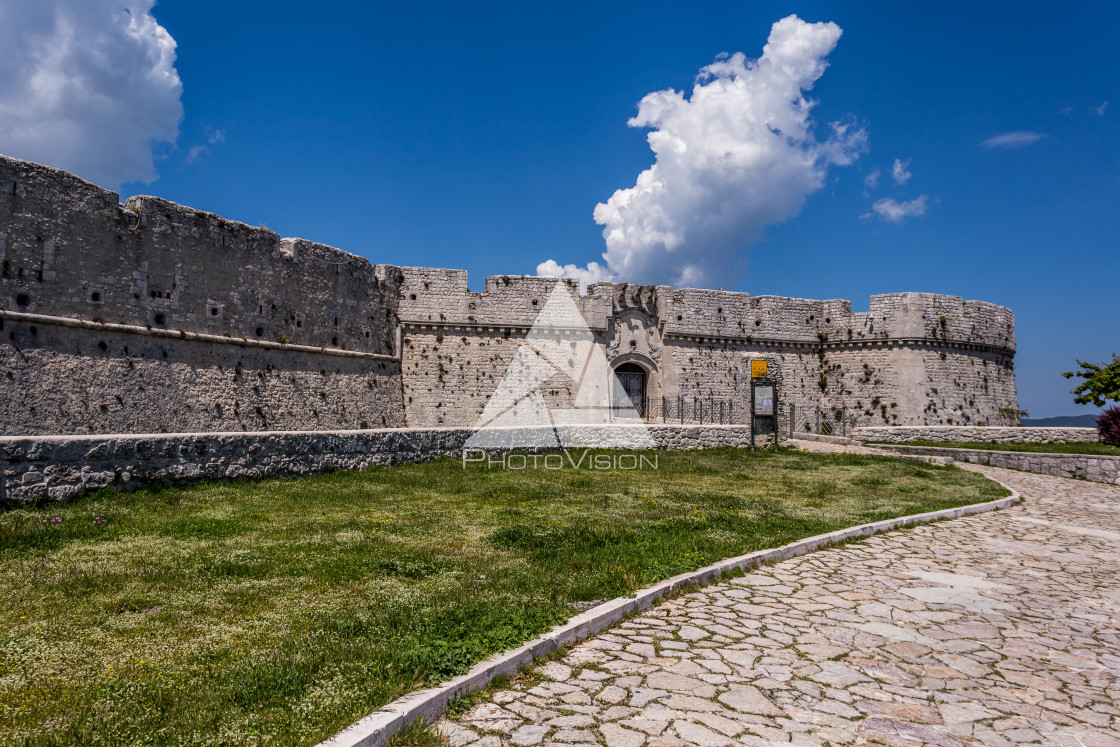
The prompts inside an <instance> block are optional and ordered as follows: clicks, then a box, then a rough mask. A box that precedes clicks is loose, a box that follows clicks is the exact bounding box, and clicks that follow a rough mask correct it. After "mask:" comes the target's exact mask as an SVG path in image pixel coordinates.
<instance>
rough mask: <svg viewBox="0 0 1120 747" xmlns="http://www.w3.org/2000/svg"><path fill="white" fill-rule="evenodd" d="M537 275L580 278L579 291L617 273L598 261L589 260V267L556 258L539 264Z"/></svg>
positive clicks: (610, 278) (611, 277)
mask: <svg viewBox="0 0 1120 747" xmlns="http://www.w3.org/2000/svg"><path fill="white" fill-rule="evenodd" d="M537 277H542V278H574V279H576V280H579V292H580V293H583V292H584V291H586V290H587V286H589V285H591V284H592V283H598V282H599V281H600V280H614V279H615V275H614V273H612V272H611V271H610V270H608V269H607V268H606V267H604V266H603V265H601V264H599V263H598V262H588V263H587V267H580V266H579V265H574V264H568V265H562V264H560V263H558V262H556V261H555V260H552V259H550V260H547V261H545V262H541V263H540V264H539V265H537Z"/></svg>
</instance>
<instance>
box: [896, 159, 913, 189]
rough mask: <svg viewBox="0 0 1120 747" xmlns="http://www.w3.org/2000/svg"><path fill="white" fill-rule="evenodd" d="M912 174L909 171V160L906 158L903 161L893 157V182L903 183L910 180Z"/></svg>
mask: <svg viewBox="0 0 1120 747" xmlns="http://www.w3.org/2000/svg"><path fill="white" fill-rule="evenodd" d="M912 176H914V175H913V174H911V173H910V161H909V159H907V160H906V161H905V162H904V161H902V160H901V159H898V158H896V159H894V165H893V166H891V178H892V179H894V183H895V184H905V183H906V182H908V181H910V177H912Z"/></svg>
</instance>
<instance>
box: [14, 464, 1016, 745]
mask: <svg viewBox="0 0 1120 747" xmlns="http://www.w3.org/2000/svg"><path fill="white" fill-rule="evenodd" d="M657 457H658V461H659V469H657V470H656V471H653V470H645V471H640V472H639V471H612V472H591V471H588V470H579V471H576V470H571V469H567V470H564V471H545V470H537V471H521V472H518V471H496V470H495V471H486V470H485V469H484V468H482V467H478V466H475V467H471V468H468V469H466V470H464V469H462V468H461V466H460V464H459V462H458V461H454V460H442V461H438V462H432V463H428V464H420V465H402V466H396V467H389V468H379V469H371V470H369V471H367V472H337V473H332V474H328V475H323V476H319V477H312V478H305V479H300V480H279V479H277V480H265V481H260V482H255V483H236V484H234V483H212V484H206V485H201V486H198V487H194V488H189V489H182V490H179V489H166V490H145V491H140V492H134V493H119V492H115V491H110V490H105V491H101V492H99V493H96V494H93V495H91V496H88V497H86V498H83V499H81V500H78V501H76V502H73V503H70V504H66V505H58V506H41V507H33V508H16V509H10V510H7V511H4V512H0V621H2V630H0V744H4V745H16V744H19V745H25V744H27V745H61V744H124V743H127V744H160V745H187V744H253V745H257V744H265V743H267V744H270V745H271V744H278V745H296V744H299V745H306V744H313V743H315V742H316V741H318V740H320V739H322V738H325V737H328V736H330V735H331V734H333V733H334V732H335V731H337V730H338V729H340V728H342V727H344V726H346V725H347V724H349V723H351V722H353V721H354V720H356V719H358V718H360V717H362V716H364V715H366V714H367V713H369V712H370V711H372V710H374V709H375V708H377V707H378V706H380V705H383V704H384V703H386V702H388V701H390V700H392V699H394V698H396V697H398V696H399V695H401V694H402V693H405V692H407V691H409V690H411V689H414V688H416V687H418V686H422V685H424V684H428V683H434V682H437V681H439V680H442V679H446V678H448V677H450V676H453V675H455V674H458V673H460V672H463V671H465V670H466V669H467V668H468V667H469V666H470V665H471V664H473V663H474V662H477V661H479V660H480V659H482V658H484V657H485V656H487V655H488V654H491V653H493V652H496V651H500V650H502V649H506V648H509V647H512V646H514V645H515V644H517V643H519V642H521V641H523V640H525V639H527V638H530V637H532V636H535V635H537V634H539V633H541V632H543V631H545V630H547V629H548V628H549V627H551V626H553V625H555V624H557V623H560V622H562V621H564V620H565V619H566V618H568V617H570V616H571V615H573V614H575V612H576V609H575V607H574V606H573V604H574V603H579V602H589V601H591V600H603V599H609V598H613V597H616V596H618V595H621V594H624V593H627V592H630V591H633V590H634V589H636V588H639V587H641V586H644V585H647V584H650V583H652V582H654V581H657V580H659V579H663V578H666V577H668V576H671V575H674V574H677V573H681V572H683V571H688V570H693V569H696V568H699V567H702V566H704V565H707V564H710V563H712V562H714V561H716V560H718V559H721V558H726V557H730V556H733V555H739V554H742V553H746V552H750V551H753V550H758V549H762V548H766V547H772V546H776V545H780V544H783V543H786V542H789V541H792V540H794V539H797V538H800V537H804V536H808V535H813V534H818V533H821V532H826V531H830V530H834V529H839V528H841V527H846V526H851V525H853V524H859V523H863V522H869V521H875V520H878V519H884V518H888V517H893V516H900V515H905V514H913V513H918V512H922V511H930V510H934V509H940V508H946V507H950V506H958V505H962V504H966V503H975V502H979V501H988V500H992V499H995V498H998V497H1001V496H1003V495H1005V494H1006V491H1005V490H1003V489H1002V488H1001V487H1000V486H998V485H997V484H995V483H993V482H990V481H988V480H986V479H984V478H983V477H981V476H979V475H976V474H973V473H970V472H965V471H963V470H958V469H954V468H947V467H936V466H931V465H927V464H921V463H914V462H900V461H897V460H890V459H880V458H872V457H864V456H855V455H825V454H806V453H795V452H787V451H782V452H779V453H777V454H774V453H770V452H758V453H755V454H750V453H749V452H746V451H744V450H738V449H730V448H728V449H715V450H707V451H698V452H660V453H658V454H657Z"/></svg>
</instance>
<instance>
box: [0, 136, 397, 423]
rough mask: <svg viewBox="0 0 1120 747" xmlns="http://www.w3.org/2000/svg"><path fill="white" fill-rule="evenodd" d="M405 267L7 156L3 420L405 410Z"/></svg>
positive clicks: (2, 162)
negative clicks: (128, 194)
mask: <svg viewBox="0 0 1120 747" xmlns="http://www.w3.org/2000/svg"><path fill="white" fill-rule="evenodd" d="M399 282H400V279H399V273H398V272H397V271H396V270H395V268H387V267H382V266H379V267H373V266H372V265H370V263H369V262H368V261H367V260H365V259H363V258H361V257H356V256H354V255H351V254H347V253H345V252H342V251H339V250H337V249H333V248H331V247H327V246H323V245H320V244H313V243H311V242H306V241H302V240H299V239H283V240H281V239H280V238H279V237H278V236H277V235H276V234H274V233H272V232H271V231H268V230H267V229H264V228H253V227H252V226H247V225H245V224H242V223H236V222H233V221H227V220H224V219H222V218H220V217H218V216H216V215H212V214H209V213H203V212H200V211H196V210H192V209H190V208H186V207H182V206H180V205H174V204H171V203H168V202H165V201H163V200H160V199H157V198H153V197H133V198H131V199H129V200H128V202H127V203H125V204H124V205H121V204H118V198H117V195H116V194H115V193H113V192H109V191H107V190H104V189H101V188H99V187H96V186H94V185H92V184H89V183H88V182H85V181H82V180H81V179H78V178H77V177H74V176H71V175H70V174H66V173H64V172H61V171H57V170H55V169H50V168H46V167H43V166H38V165H35V164H31V163H27V162H25V161H17V160H13V159H7V158H0V389H2V391H3V394H4V396H3V397H0V433H2V434H8V435H26V434H35V433H135V432H143V433H158V432H190V431H211V430H268V429H278V428H284V429H295V430H303V429H329V428H351V427H359V425H360V424H361V423H366V424H367V426H368V427H382V426H396V425H401V420H402V406H401V389H400V360H399V351H398V350H397V345H398V342H397V340H396V331H397V323H396V304H397V298H398V295H399V294H398V285H399Z"/></svg>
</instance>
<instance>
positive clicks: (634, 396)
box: [614, 363, 648, 415]
mask: <svg viewBox="0 0 1120 747" xmlns="http://www.w3.org/2000/svg"><path fill="white" fill-rule="evenodd" d="M614 374H615V377H617V379H618V383H619V385H620V386H621V387H622V391H623V392H625V394H626V396H627V398H629V400H630V401H631V402H632V403H633V404H634V408H635V409H636V410H637V411H638V412H639V413H640V414H642V415H645V414H646V403H647V398H646V379H647V378H648V375H647V374H646V370H645V369H644V368H642V367H641V366H639V365H638V364H637V363H623V364H622V365H620V366H618V367H617V368H616V369H615V370H614Z"/></svg>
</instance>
